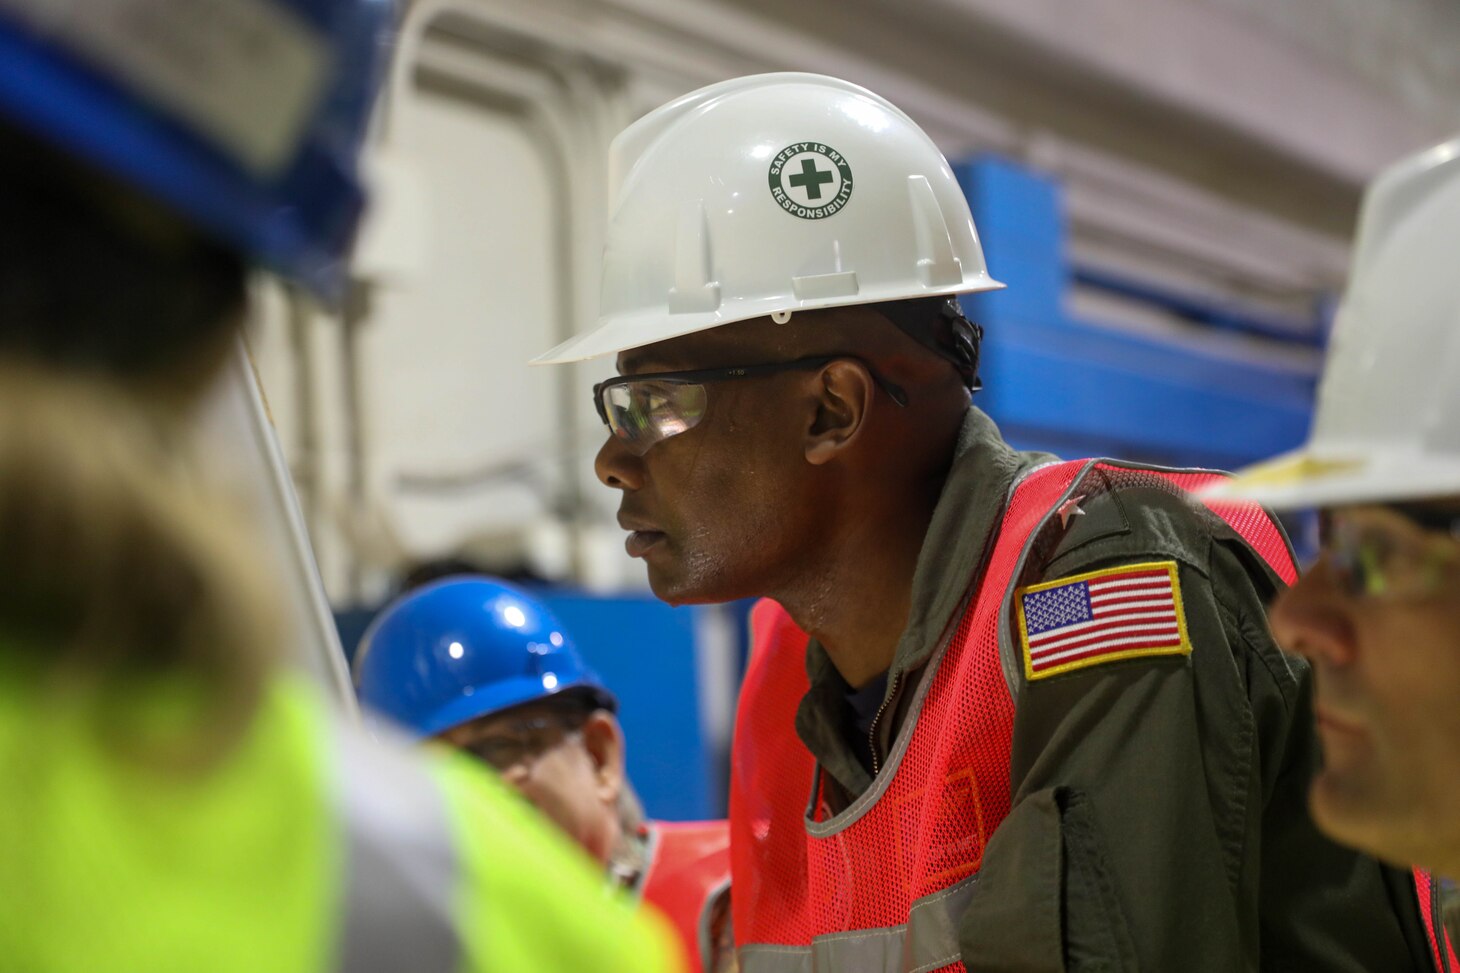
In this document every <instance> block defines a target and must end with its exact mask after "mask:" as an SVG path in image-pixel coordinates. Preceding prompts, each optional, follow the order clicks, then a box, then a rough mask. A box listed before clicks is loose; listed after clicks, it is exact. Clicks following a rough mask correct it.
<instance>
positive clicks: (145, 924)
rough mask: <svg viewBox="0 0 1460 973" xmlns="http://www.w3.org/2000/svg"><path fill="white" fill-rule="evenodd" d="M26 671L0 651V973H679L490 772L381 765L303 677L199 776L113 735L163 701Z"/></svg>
mask: <svg viewBox="0 0 1460 973" xmlns="http://www.w3.org/2000/svg"><path fill="white" fill-rule="evenodd" d="M35 670H36V667H35V666H34V665H29V666H28V665H25V664H23V663H19V662H17V660H15V659H14V658H13V657H9V656H6V655H4V654H0V766H3V782H0V970H3V971H24V973H52V971H56V973H71V971H75V973H96V971H101V970H105V971H107V973H132V971H136V973H143V971H145V973H202V971H209V973H232V971H238V973H295V971H297V973H316V971H327V970H328V971H332V970H346V971H351V973H385V971H394V970H401V971H410V973H434V971H441V973H447V971H469V973H508V971H511V973H517V971H523V973H528V971H531V973H550V971H559V970H562V971H569V970H571V971H580V970H595V971H605V973H607V971H635V973H658V971H669V970H672V969H676V968H678V964H679V962H680V958H681V954H680V952H679V948H678V946H677V945H676V944H675V943H674V940H673V938H672V934H671V933H670V932H669V931H668V928H667V926H666V925H665V924H664V923H663V922H662V921H661V920H660V919H659V918H658V917H657V916H655V915H653V914H652V913H649V912H646V911H638V910H634V909H633V908H632V906H631V905H630V904H628V903H627V902H625V901H624V900H622V899H621V898H619V897H618V896H617V895H616V894H613V893H610V892H608V891H606V890H605V888H604V883H603V880H602V876H601V875H600V874H598V873H597V872H596V870H595V869H594V868H593V867H592V866H591V865H590V864H589V863H588V862H587V861H586V859H585V858H584V856H583V855H582V854H581V852H579V851H578V850H577V849H576V848H573V847H571V846H570V845H569V844H568V843H567V841H566V839H564V838H563V837H561V836H560V835H558V834H557V833H556V832H554V831H553V830H552V829H551V828H550V827H549V826H547V825H545V824H542V823H540V822H539V821H538V819H537V818H536V816H535V814H534V813H533V812H531V811H530V809H528V808H527V806H526V805H525V804H524V803H523V802H522V801H521V800H520V799H519V798H517V797H516V796H515V795H513V794H511V793H510V792H509V791H508V790H507V789H506V788H505V787H504V786H503V785H501V784H500V783H498V782H497V781H496V780H495V779H494V778H492V777H491V776H490V775H489V774H487V773H486V772H485V771H483V770H481V769H480V768H478V767H477V766H476V765H475V764H474V763H473V762H471V761H468V760H465V759H464V758H457V757H453V756H450V755H447V754H445V753H441V754H432V755H430V756H427V757H423V756H422V755H420V754H419V753H408V752H406V751H404V750H400V749H391V748H385V747H381V746H379V745H377V744H375V742H374V741H371V740H368V739H365V738H364V737H363V735H362V733H361V731H359V730H357V729H354V728H353V727H349V726H346V725H345V724H343V722H341V721H338V720H336V719H335V718H334V717H333V716H332V715H331V713H330V712H329V710H328V708H327V707H326V706H325V705H324V704H323V703H322V702H320V701H319V700H318V699H317V698H316V697H315V696H314V694H313V693H312V691H311V690H310V688H309V687H307V686H305V685H303V684H302V683H300V682H298V681H297V680H296V679H293V678H290V677H281V678H279V679H276V680H275V681H274V683H273V684H272V685H271V686H270V687H269V688H268V689H267V691H266V693H265V695H264V697H263V700H262V702H261V704H260V706H259V708H258V711H257V713H256V715H255V717H254V718H253V720H252V722H251V724H250V727H249V729H248V730H247V731H246V733H245V734H244V736H243V738H242V739H241V740H240V742H239V743H238V744H237V745H236V747H235V748H234V749H232V750H230V751H229V752H228V755H227V756H226V757H225V758H224V759H223V761H222V762H221V763H220V764H218V765H217V766H214V767H212V768H211V769H210V770H208V771H206V772H202V773H196V772H195V773H187V772H177V771H175V770H172V771H169V770H165V769H163V768H160V767H157V766H155V765H152V764H149V763H147V762H146V761H139V760H136V759H132V758H129V757H127V756H126V755H124V754H122V753H119V752H118V751H117V750H116V748H114V747H111V746H109V745H108V742H107V739H106V738H107V733H108V730H109V729H110V728H109V726H108V723H107V721H108V720H109V719H112V718H114V717H115V716H116V714H118V713H119V712H120V713H122V714H124V715H128V714H129V715H130V716H136V715H138V714H140V715H141V716H142V717H143V718H144V719H146V718H148V717H149V715H150V711H151V710H156V711H157V712H160V713H165V712H166V711H167V710H168V706H169V705H170V704H169V701H168V699H167V694H166V693H163V692H161V691H157V692H154V691H153V690H149V689H142V688H136V689H135V690H134V691H131V692H129V694H127V695H125V696H123V697H122V701H121V703H120V708H119V704H118V701H117V700H116V699H110V700H105V701H104V700H103V699H102V694H101V691H100V690H90V691H84V690H67V689H64V688H63V689H51V690H46V689H44V688H43V687H45V686H47V685H48V684H47V683H46V682H45V680H44V679H43V677H42V675H41V673H39V672H38V671H35ZM113 693H115V690H113ZM109 707H110V709H109ZM109 714H111V715H109ZM122 722H123V723H125V722H126V721H125V720H123V721H122Z"/></svg>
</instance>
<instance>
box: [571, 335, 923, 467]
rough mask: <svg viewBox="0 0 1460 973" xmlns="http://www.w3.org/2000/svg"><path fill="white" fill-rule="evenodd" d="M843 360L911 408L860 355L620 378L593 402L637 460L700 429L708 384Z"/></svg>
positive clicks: (601, 387) (604, 385) (600, 387)
mask: <svg viewBox="0 0 1460 973" xmlns="http://www.w3.org/2000/svg"><path fill="white" fill-rule="evenodd" d="M838 359H850V360H852V361H856V362H861V364H862V367H864V368H866V369H867V371H868V372H869V373H870V374H871V376H872V380H873V381H874V382H876V383H877V387H878V388H880V389H882V391H884V392H886V393H887V394H888V396H889V397H890V398H891V399H892V401H894V402H896V403H897V404H898V405H900V406H905V405H907V393H905V392H904V391H903V390H902V389H901V388H899V387H898V386H896V385H894V384H892V383H891V382H889V381H887V380H886V379H884V378H883V377H882V376H881V375H879V374H877V372H876V371H875V370H874V369H873V368H872V366H871V365H869V364H867V363H866V362H865V361H862V359H860V358H857V357H856V356H855V355H817V356H815V357H810V358H797V359H795V360H794V361H787V362H771V363H768V364H763V365H730V366H725V367H721V368H702V369H697V370H695V371H689V372H654V373H651V374H648V375H633V376H620V377H618V378H611V379H608V380H607V381H604V382H599V383H598V384H597V385H595V386H593V404H594V406H595V407H596V408H597V409H598V418H600V419H602V420H603V423H604V425H606V426H608V428H609V429H611V430H613V434H614V435H615V436H617V437H618V438H619V440H620V441H622V442H623V444H624V446H625V447H626V448H627V449H628V451H629V452H631V453H633V454H634V455H635V456H643V455H644V454H645V453H646V452H648V451H649V447H651V446H653V445H654V444H655V443H659V442H663V441H664V440H666V439H669V438H670V437H672V436H678V435H679V434H680V433H682V432H688V431H689V430H691V429H693V428H694V427H695V426H697V425H699V422H700V420H701V419H703V418H704V417H705V409H706V407H707V398H706V393H705V386H706V385H707V384H709V383H711V382H728V381H731V380H733V379H739V378H759V377H760V376H763V375H774V374H776V373H777V372H789V371H800V370H806V369H813V368H820V367H821V366H823V365H826V364H828V363H830V362H834V361H836V360H838Z"/></svg>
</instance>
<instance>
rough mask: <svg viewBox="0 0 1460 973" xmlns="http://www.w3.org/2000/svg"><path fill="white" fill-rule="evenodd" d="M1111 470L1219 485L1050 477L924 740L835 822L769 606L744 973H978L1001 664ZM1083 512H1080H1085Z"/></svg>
mask: <svg viewBox="0 0 1460 973" xmlns="http://www.w3.org/2000/svg"><path fill="white" fill-rule="evenodd" d="M1095 469H1098V470H1099V471H1100V472H1102V473H1104V474H1106V475H1108V476H1109V477H1110V478H1111V479H1113V480H1115V481H1116V482H1117V483H1119V484H1122V485H1144V486H1154V487H1157V488H1161V489H1165V490H1168V491H1169V490H1172V489H1179V490H1186V491H1191V490H1196V489H1198V488H1199V487H1201V486H1204V485H1205V484H1207V483H1210V482H1213V481H1215V480H1217V479H1218V478H1219V477H1220V476H1221V474H1217V473H1212V472H1210V471H1193V472H1185V471H1174V470H1156V469H1149V468H1142V467H1136V466H1129V465H1125V464H1120V463H1116V462H1113V461H1109V460H1079V461H1071V462H1063V463H1050V464H1047V465H1044V466H1040V467H1036V468H1034V469H1033V470H1030V471H1029V472H1027V473H1026V474H1025V475H1024V476H1023V477H1022V478H1021V479H1020V480H1019V481H1017V482H1016V484H1015V486H1014V488H1013V491H1012V492H1011V494H1010V497H1009V501H1008V504H1007V506H1006V507H1005V510H1004V516H1003V521H1002V523H1001V524H1000V527H999V530H998V534H997V536H996V538H995V540H994V542H993V547H992V553H991V555H990V557H989V558H988V562H987V567H986V568H985V571H984V575H983V579H982V581H981V583H980V586H979V588H978V590H977V593H976V594H975V596H974V597H972V598H971V599H970V600H969V604H968V607H967V609H966V610H965V612H964V614H963V616H962V618H961V619H960V620H959V621H958V624H957V626H956V628H955V629H954V630H953V632H952V635H951V637H950V638H949V639H948V640H947V642H946V643H945V644H944V645H943V646H942V647H941V648H940V649H939V650H938V652H937V653H936V654H935V655H934V656H933V658H932V660H931V662H930V664H929V667H928V671H927V674H926V675H925V676H924V677H923V680H922V682H921V684H920V686H919V689H918V692H919V693H922V694H924V695H923V699H922V701H921V704H919V703H917V702H916V701H915V702H914V704H913V705H914V707H916V708H917V710H918V716H917V721H916V724H915V725H914V726H913V728H912V732H911V734H910V735H907V734H904V737H905V738H906V739H907V744H906V746H905V747H903V746H902V745H901V743H902V741H901V740H899V744H898V745H897V746H895V747H894V749H893V753H892V754H891V755H890V756H889V762H888V766H887V767H885V768H883V769H882V771H881V773H879V774H878V776H877V778H876V780H875V781H874V783H873V784H872V786H871V787H870V788H869V789H868V790H867V792H866V793H864V794H863V795H862V796H861V797H859V798H858V799H857V800H855V801H854V802H853V803H852V804H851V805H850V806H849V807H847V808H846V809H845V810H844V811H843V812H841V813H840V814H839V815H837V816H836V817H832V816H831V815H830V813H829V808H828V807H827V806H826V804H825V802H824V799H823V797H822V795H821V792H820V790H819V787H820V783H819V774H818V772H817V770H816V766H815V760H814V758H813V757H812V755H811V753H810V751H808V750H807V749H806V746H805V745H804V744H803V743H802V742H801V741H800V739H799V738H798V737H797V736H796V734H795V733H794V732H793V731H792V727H793V725H794V720H795V714H796V709H797V706H798V705H799V702H800V700H801V697H802V696H803V695H804V694H805V693H806V690H807V688H808V683H807V675H806V668H805V654H806V642H807V637H806V635H805V634H804V633H802V632H801V631H800V630H799V629H797V628H796V627H795V624H794V623H793V622H792V621H791V620H790V618H789V616H787V615H786V614H785V612H784V610H783V609H781V608H780V607H779V606H777V605H775V604H774V603H772V602H768V601H763V602H761V603H760V604H759V605H757V606H756V608H755V611H754V614H753V616H752V628H753V637H754V642H753V649H752V656H751V659H750V664H749V668H748V670H747V672H746V677H745V682H744V685H743V687H742V689H741V695H740V707H739V711H738V713H737V715H736V726H735V760H734V761H733V771H732V778H731V794H730V828H731V835H732V843H731V863H732V875H733V877H734V883H735V890H736V892H735V896H734V900H733V908H734V920H735V939H736V945H737V947H738V950H739V958H740V966H741V969H742V970H743V971H744V973H782V971H787V973H789V971H797V970H810V969H818V970H820V969H831V970H838V971H850V973H861V971H867V973H882V971H901V970H917V971H920V973H929V971H934V970H942V969H949V970H954V969H957V970H961V969H962V967H961V966H960V965H959V958H960V955H961V949H960V946H959V941H958V926H959V920H960V918H961V916H962V914H963V912H964V909H965V908H966V905H967V903H968V901H969V899H970V897H971V895H972V892H973V879H974V877H975V876H976V873H977V872H978V869H979V865H980V863H981V861H982V859H983V853H984V848H985V847H986V846H987V844H988V840H989V838H990V836H992V835H993V833H994V830H995V829H996V828H997V827H998V826H999V824H1000V823H1001V822H1002V821H1003V819H1004V817H1005V816H1006V815H1007V814H1008V813H1009V806H1010V793H1009V787H1010V783H1009V765H1010V748H1011V745H1012V739H1013V727H1014V701H1013V699H1012V698H1011V696H1010V693H1009V683H1008V681H1007V679H1006V678H1005V674H1004V670H1003V667H1002V664H1001V661H1000V660H1001V655H1000V650H999V644H1000V638H1001V637H1002V638H1009V637H1010V635H1009V632H1008V631H1007V620H1008V619H1009V617H1010V614H1011V612H1010V606H1011V604H1012V598H1013V596H1014V587H1015V583H1016V580H1017V577H1018V575H1019V574H1020V571H1021V568H1022V566H1023V564H1024V559H1025V557H1026V555H1027V553H1028V548H1029V546H1030V541H1031V539H1032V538H1033V537H1035V536H1036V535H1037V534H1038V532H1039V528H1040V527H1041V526H1042V525H1043V524H1044V523H1045V522H1046V521H1047V520H1048V519H1049V518H1050V517H1051V516H1053V515H1055V513H1056V511H1057V510H1058V509H1059V508H1060V506H1061V505H1062V504H1063V503H1064V502H1065V501H1066V500H1067V499H1070V498H1071V497H1072V496H1073V495H1074V493H1075V489H1074V488H1075V485H1076V484H1079V483H1081V482H1082V481H1083V480H1084V475H1085V474H1086V473H1087V472H1091V471H1093V470H1095ZM1076 499H1078V498H1076ZM1207 506H1208V507H1209V508H1210V509H1211V510H1212V512H1213V513H1215V514H1216V515H1217V516H1219V517H1221V518H1222V519H1223V520H1225V521H1226V522H1227V523H1228V524H1230V525H1231V526H1232V527H1233V529H1235V530H1236V531H1237V532H1238V533H1239V534H1240V535H1241V536H1242V537H1243V538H1244V539H1245V540H1246V541H1247V542H1248V544H1249V545H1251V547H1252V548H1253V549H1254V550H1255V551H1256V552H1257V553H1258V554H1259V555H1261V556H1262V558H1263V559H1264V560H1265V561H1267V563H1268V564H1269V565H1271V566H1272V568H1273V570H1274V571H1275V572H1276V573H1277V574H1278V576H1279V577H1281V578H1282V579H1283V580H1284V581H1286V582H1287V583H1289V584H1291V583H1292V582H1293V581H1294V580H1296V578H1297V567H1296V565H1295V564H1294V563H1293V560H1292V556H1291V554H1290V552H1289V550H1288V546H1287V541H1286V538H1285V537H1284V535H1283V533H1282V531H1281V530H1280V529H1279V528H1278V527H1277V525H1276V524H1274V523H1273V521H1272V518H1271V517H1270V516H1269V515H1268V514H1267V513H1266V512H1265V511H1263V510H1262V508H1260V507H1258V506H1256V505H1255V504H1250V503H1242V502H1235V501H1219V502H1211V503H1208V504H1207Z"/></svg>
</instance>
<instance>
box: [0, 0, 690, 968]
mask: <svg viewBox="0 0 1460 973" xmlns="http://www.w3.org/2000/svg"><path fill="white" fill-rule="evenodd" d="M392 22H393V10H392V7H391V5H390V4H389V3H387V2H384V0H190V2H188V3H176V2H170V0H70V2H67V3H55V2H54V0H0V65H3V66H4V67H3V70H0V470H3V471H4V472H3V475H0V551H3V555H4V556H3V558H0V763H3V766H4V767H5V777H6V787H5V789H4V793H3V795H0V862H3V868H0V871H3V875H4V881H3V892H0V957H3V959H0V967H3V968H4V969H6V970H25V971H30V973H72V971H75V973H81V971H85V973H91V971H95V970H134V971H142V970H146V971H178V973H181V971H192V970H209V971H221V973H229V971H238V973H244V971H248V973H254V971H269V973H313V971H323V970H347V971H359V973H375V971H388V970H412V971H423V973H424V971H439V973H447V971H462V970H466V971H477V973H488V971H492V973H498V971H500V973H507V971H519V970H555V971H576V970H584V969H596V970H606V969H607V970H617V971H629V970H633V971H642V970H652V971H660V970H669V969H672V968H674V966H675V965H676V959H677V955H676V954H677V951H678V945H677V943H676V942H675V941H674V939H673V937H672V935H671V934H670V933H669V931H668V929H667V927H663V926H661V925H656V924H655V920H654V919H653V918H652V917H646V916H644V915H643V914H642V913H641V912H639V911H637V910H633V909H631V908H630V906H629V905H628V904H627V903H626V902H619V901H615V900H613V899H611V898H610V897H606V896H604V895H603V892H602V888H601V883H600V882H598V881H597V878H596V876H595V875H594V874H593V871H592V869H590V868H586V867H584V866H583V864H582V862H581V860H580V858H579V856H578V855H577V854H576V852H575V851H574V850H573V849H572V847H571V845H570V844H569V843H568V842H566V841H564V840H562V838H561V837H560V836H559V835H557V834H556V833H554V832H553V831H552V830H551V829H548V828H544V827H542V826H541V825H540V824H539V823H538V821H537V820H536V819H535V818H533V817H532V816H529V815H527V814H525V813H523V812H522V811H521V809H520V807H519V802H518V801H516V799H515V798H514V797H513V796H512V795H511V794H510V792H508V791H507V790H506V789H504V788H502V787H501V786H500V784H499V783H498V782H497V781H496V780H495V779H494V778H493V777H492V775H490V774H485V773H482V772H481V771H480V769H479V768H478V767H476V766H475V765H473V764H471V763H470V762H468V761H461V760H456V761H452V760H448V759H445V758H444V757H443V756H441V755H434V756H428V755H423V754H417V753H413V752H410V751H400V750H390V749H386V748H383V747H380V746H378V745H376V744H375V743H374V742H373V741H371V740H370V739H369V738H368V737H367V736H366V735H365V734H364V733H363V732H362V731H361V730H360V729H359V728H357V727H353V726H350V725H346V724H345V723H343V722H342V721H340V720H339V719H337V718H336V716H335V715H334V713H333V710H332V709H331V708H330V707H328V706H327V705H326V704H325V703H324V702H323V701H322V700H321V699H320V698H319V695H318V693H317V692H316V691H315V689H314V687H312V686H310V685H307V684H305V683H303V682H302V680H301V678H300V677H297V676H293V675H289V674H288V670H286V669H285V668H284V667H282V666H280V665H277V664H275V662H274V660H273V659H272V658H271V657H270V655H269V648H270V647H271V646H273V645H276V644H278V643H279V641H281V638H280V633H279V632H278V631H276V630H275V628H274V626H273V624H272V623H273V620H274V619H275V618H276V617H277V616H278V615H279V614H280V612H279V610H278V607H277V603H276V599H275V597H274V592H272V591H271V589H270V586H269V580H268V579H267V578H266V577H265V576H264V572H263V571H262V570H261V565H260V562H259V561H258V560H257V559H256V558H255V556H254V553H253V549H252V547H251V546H250V539H249V537H248V536H247V534H246V532H245V531H244V530H243V529H241V526H242V525H240V524H239V523H238V520H239V518H238V517H237V512H236V511H235V510H234V509H233V507H232V506H231V505H230V504H229V503H227V502H226V501H225V500H224V499H222V498H220V497H218V496H216V495H214V494H213V493H212V492H210V490H209V489H208V488H207V487H205V486H204V485H203V484H202V483H200V482H199V481H198V480H197V479H196V478H193V477H189V476H188V475H187V471H188V469H189V463H190V458H189V457H188V455H187V448H186V443H187V442H188V438H187V434H186V433H185V430H186V429H187V428H188V427H189V424H190V423H189V419H190V416H191V415H192V414H193V412H194V410H195V407H196V404H197V403H198V401H199V395H200V393H201V392H202V391H203V390H205V389H207V388H209V387H210V386H212V385H213V383H214V381H215V379H216V378H217V377H218V375H219V371H220V365H221V364H222V362H224V361H225V360H226V356H227V354H228V352H229V349H231V348H233V347H235V343H236V341H237V339H238V329H239V325H240V322H241V321H242V320H243V318H244V315H245V312H246V310H247V301H246V287H245V285H246V282H247V275H248V273H249V272H250V270H251V268H253V267H255V266H265V267H268V268H272V269H273V270H275V271H277V272H279V273H281V274H284V275H286V276H287V277H289V278H290V279H291V280H294V281H296V282H298V283H300V284H302V285H305V286H308V287H310V288H312V289H314V290H315V291H316V292H317V293H319V294H320V295H322V296H323V297H325V298H329V297H330V296H331V295H335V294H338V293H339V292H340V291H341V289H342V285H343V283H344V279H345V278H344V266H345V258H346V254H347V251H348V247H349V244H350V241H351V237H352V236H353V233H354V229H355V225H356V222H357V219H358V216H359V213H360V210H361V206H362V202H363V194H362V192H361V189H360V186H359V180H358V176H357V155H358V153H359V150H360V146H361V142H362V139H363V136H364V133H365V130H366V125H367V121H368V116H369V108H370V104H371V101H372V98H373V94H374V91H375V88H376V82H377V79H378V78H379V77H380V75H381V69H382V67H383V62H384V58H385V55H386V54H387V52H388V46H389V44H388V42H389V37H390V31H391V26H392Z"/></svg>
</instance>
